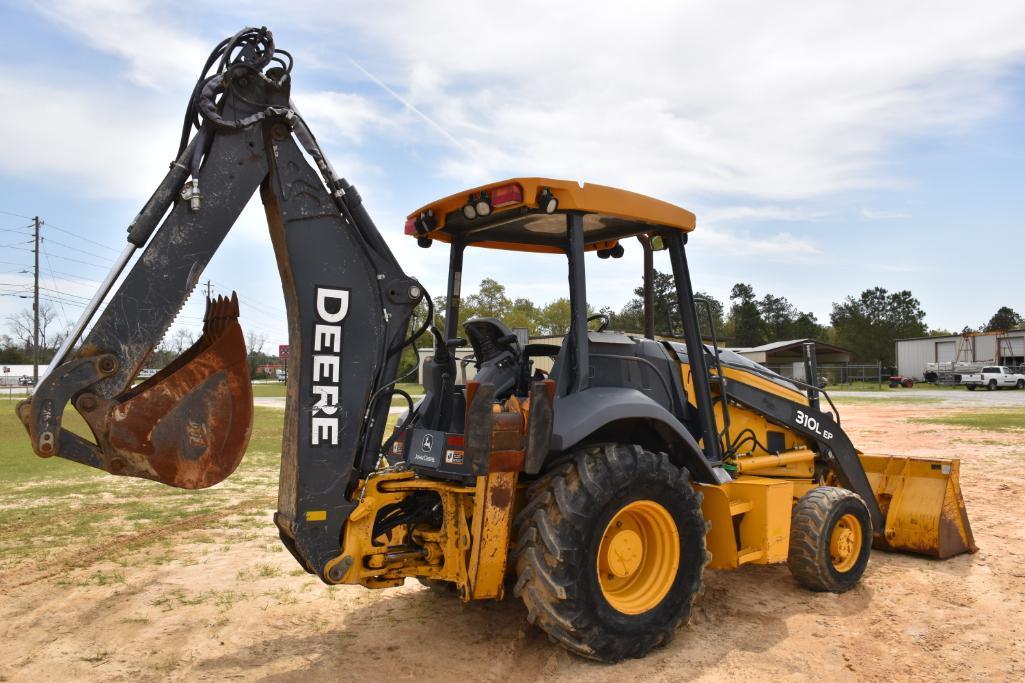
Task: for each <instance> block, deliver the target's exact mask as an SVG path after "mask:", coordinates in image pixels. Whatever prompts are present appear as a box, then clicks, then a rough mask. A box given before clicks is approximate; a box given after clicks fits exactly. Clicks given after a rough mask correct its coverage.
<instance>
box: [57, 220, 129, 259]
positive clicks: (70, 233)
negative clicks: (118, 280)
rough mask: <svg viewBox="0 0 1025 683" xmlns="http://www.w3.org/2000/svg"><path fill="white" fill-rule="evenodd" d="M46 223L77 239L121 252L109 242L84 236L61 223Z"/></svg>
mask: <svg viewBox="0 0 1025 683" xmlns="http://www.w3.org/2000/svg"><path fill="white" fill-rule="evenodd" d="M46 225H47V226H49V227H51V228H53V229H55V230H60V231H61V232H63V233H65V234H68V235H71V236H72V237H74V238H76V239H80V240H83V241H85V242H89V243H90V244H95V245H96V246H98V247H103V248H104V249H110V250H111V251H113V252H114V253H119V252H120V249H115V248H114V247H112V246H110V245H109V244H103V243H102V242H97V241H96V240H91V239H89V238H88V237H83V236H82V235H79V234H78V233H76V232H72V231H71V230H66V229H64V228H62V227H60V226H59V225H54V224H53V223H47V224H46Z"/></svg>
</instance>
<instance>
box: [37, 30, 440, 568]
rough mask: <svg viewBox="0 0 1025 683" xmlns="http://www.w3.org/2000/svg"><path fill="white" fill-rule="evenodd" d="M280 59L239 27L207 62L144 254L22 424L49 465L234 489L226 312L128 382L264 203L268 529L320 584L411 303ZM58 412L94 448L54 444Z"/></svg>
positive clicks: (234, 352) (241, 365)
mask: <svg viewBox="0 0 1025 683" xmlns="http://www.w3.org/2000/svg"><path fill="white" fill-rule="evenodd" d="M282 55H283V53H279V52H277V51H275V49H274V44H273V38H272V36H271V33H270V32H269V31H267V30H266V29H245V30H243V31H242V32H240V33H239V34H237V35H236V36H234V37H233V38H232V39H230V40H228V41H225V42H224V43H222V44H221V45H220V46H219V47H218V50H216V51H215V54H214V55H212V56H211V61H210V62H209V63H210V64H212V63H214V62H215V61H216V60H217V59H220V68H219V69H218V70H217V71H216V72H215V73H214V74H213V75H212V76H209V77H207V76H206V75H205V73H204V75H203V77H201V79H200V83H199V84H198V85H197V87H196V90H195V92H194V96H193V101H192V102H191V103H190V106H189V115H188V118H187V125H191V124H192V123H193V121H192V120H191V117H193V116H196V115H197V113H198V115H199V116H201V117H202V124H201V126H200V127H199V132H198V133H197V134H196V135H195V136H194V137H193V138H192V141H191V143H190V144H188V145H186V146H183V149H182V150H180V154H179V159H178V161H177V162H176V163H175V164H174V165H173V166H172V168H171V170H170V171H169V172H168V174H167V177H166V178H165V179H164V181H163V182H162V183H161V185H160V186H159V187H158V189H157V191H156V192H155V193H154V194H153V196H152V197H151V199H150V201H149V202H147V204H146V206H145V207H144V208H143V210H142V211H141V212H140V213H139V215H138V217H137V218H136V220H135V221H133V223H132V226H131V227H130V228H129V238H128V239H129V242H130V244H133V245H134V246H136V247H143V245H145V248H144V249H143V252H142V254H141V256H140V257H139V258H138V259H137V260H136V262H135V263H134V265H133V266H132V268H131V269H130V271H129V272H128V273H127V275H126V276H125V277H124V279H123V280H122V282H121V284H120V286H118V288H117V290H116V291H115V292H114V293H113V294H112V295H111V296H110V298H109V301H108V303H107V305H106V307H105V308H104V309H103V312H102V313H101V314H100V315H99V317H98V318H97V319H96V320H95V323H94V324H93V326H92V329H91V330H90V331H89V333H88V334H87V335H86V337H85V338H84V339H83V340H82V343H81V344H80V345H79V346H78V347H77V348H76V349H74V350H73V351H71V348H72V344H74V341H75V340H71V341H70V342H69V344H68V345H67V348H66V349H64V350H62V353H61V354H59V357H58V358H57V359H55V361H54V364H53V367H52V369H51V371H50V372H49V373H48V374H47V376H46V377H45V378H44V380H43V381H42V382H41V383H40V385H39V387H38V388H37V390H36V392H35V394H34V395H33V397H32V398H31V399H30V400H29V401H26V402H25V403H23V404H22V405H21V406H20V407H19V413H20V415H21V417H22V419H23V421H24V422H25V424H26V427H27V429H28V431H29V434H30V436H31V439H32V445H33V448H34V449H35V451H36V453H37V454H39V455H41V456H44V457H49V456H54V455H56V456H60V457H65V458H68V459H72V460H76V461H78V462H81V463H83V464H87V465H90V466H92V467H96V468H99V469H103V470H105V471H107V472H111V473H113V474H121V475H127V476H136V477H144V478H148V479H153V480H156V481H160V482H162V483H165V484H170V485H173V486H180V487H183V488H199V487H205V486H211V485H213V484H216V483H217V482H219V481H221V480H222V479H224V478H225V477H226V476H228V475H229V474H231V472H232V471H234V469H235V467H236V466H237V465H238V463H239V461H240V460H241V458H242V456H243V454H244V453H245V449H246V445H247V443H248V439H249V432H250V429H251V422H252V389H251V387H250V380H249V369H248V364H247V362H246V361H247V359H246V350H245V344H244V339H243V336H242V332H241V329H240V328H239V325H238V322H237V317H238V313H239V312H238V302H237V299H235V298H234V297H232V299H230V300H229V299H219V300H217V301H214V302H210V303H208V311H207V317H206V320H205V327H204V334H203V337H202V338H201V339H200V341H199V342H197V344H196V345H195V346H194V347H192V348H191V349H189V350H188V351H187V352H186V353H185V354H183V356H182V357H181V358H179V359H178V360H177V361H175V362H174V363H172V364H171V365H169V366H168V367H167V368H165V369H164V370H163V371H161V372H160V373H159V374H158V375H156V376H154V377H152V378H150V379H148V380H147V381H145V382H143V383H141V384H139V385H138V386H135V387H132V383H133V380H134V379H135V377H136V376H137V375H138V373H139V371H140V370H141V369H142V368H143V366H144V365H145V363H146V360H147V358H148V357H149V355H150V354H151V353H152V351H153V349H154V348H155V347H156V345H157V344H158V343H159V342H160V340H161V339H162V338H163V336H164V334H165V333H166V332H167V330H168V328H169V327H170V326H171V324H172V323H173V321H174V318H175V316H176V315H177V314H178V312H179V311H180V310H181V308H182V306H183V305H184V304H185V301H186V300H187V299H188V297H189V295H190V293H191V292H192V290H193V288H194V287H195V286H196V283H197V282H198V281H199V279H200V276H201V275H202V273H203V270H204V268H205V267H206V266H207V264H208V263H209V261H210V259H211V258H212V257H213V255H214V253H215V252H216V251H217V249H218V248H219V247H220V245H221V243H222V241H223V239H224V237H225V236H226V235H227V233H228V231H229V230H230V229H231V228H232V226H233V225H234V224H235V222H236V221H237V220H238V217H239V215H240V214H241V213H242V210H243V209H244V208H245V206H246V203H247V202H248V201H249V200H250V198H251V197H252V196H253V195H254V194H255V192H256V191H257V189H259V191H260V196H261V199H262V200H263V204H264V209H265V212H266V215H267V222H268V225H269V229H270V235H271V240H272V243H273V245H274V250H275V254H276V258H277V263H278V270H279V273H280V277H281V281H282V288H283V291H284V297H285V306H286V310H287V314H288V329H289V345H290V348H291V349H292V352H291V353H290V354H289V360H288V377H289V383H288V396H287V398H286V418H285V430H284V436H283V440H282V466H281V478H280V484H279V505H278V512H277V515H276V516H275V519H276V522H277V524H278V527H279V529H280V530H281V533H282V538H283V540H284V541H285V542H286V545H287V546H288V547H289V549H290V550H291V551H292V552H293V553H294V554H295V555H296V557H297V558H298V559H299V560H300V561H301V562H302V564H303V566H305V567H306V568H307V569H308V570H310V571H314V572H317V573H320V571H321V570H322V569H323V567H324V566H325V564H326V563H327V562H328V561H329V560H330V559H332V558H333V557H334V556H336V555H338V553H339V539H340V538H341V534H342V528H343V525H344V523H345V519H346V518H347V516H348V514H349V512H350V510H351V509H352V507H353V506H354V504H353V503H350V502H348V500H349V495H348V493H349V487H350V485H351V484H353V483H354V482H355V481H356V480H357V479H358V477H359V476H360V475H361V474H366V473H367V472H368V471H370V470H371V469H373V467H374V466H376V464H377V460H378V457H379V453H378V448H377V447H376V446H375V444H380V442H381V438H382V435H383V430H384V425H385V421H386V417H387V412H388V407H389V404H390V401H389V400H388V399H387V393H388V392H387V390H385V391H382V388H383V387H385V385H387V384H388V383H389V382H391V381H392V379H393V378H394V376H395V373H396V370H397V367H398V359H399V353H400V351H401V349H402V347H403V345H404V342H405V341H406V334H407V328H408V324H409V319H410V314H411V311H412V308H413V307H414V306H415V305H416V304H417V303H419V301H420V300H421V298H422V297H423V290H422V288H421V287H420V285H419V283H417V282H416V281H415V280H413V279H411V278H409V277H407V276H406V275H405V274H404V273H403V272H402V270H401V268H400V267H399V265H398V263H397V262H396V260H395V258H394V257H393V256H392V254H391V252H390V250H389V249H388V247H387V245H386V244H385V242H384V240H383V239H382V238H381V235H380V233H379V232H378V231H377V228H376V227H375V226H374V224H373V222H372V221H371V220H370V217H369V216H368V215H367V212H366V211H365V210H364V209H363V207H362V203H361V200H360V198H359V195H358V193H357V192H356V191H355V188H353V187H352V186H350V185H349V184H348V183H347V182H346V181H345V180H344V179H341V178H339V177H337V176H336V175H335V174H334V171H333V169H331V167H330V165H329V164H328V163H327V160H326V159H325V158H324V155H323V153H322V152H321V150H320V148H319V146H318V145H317V142H316V139H315V138H314V137H313V134H312V133H311V132H310V130H309V128H308V127H307V126H306V124H305V122H304V121H303V120H302V118H301V117H300V116H299V114H298V112H297V111H296V110H295V108H294V107H293V106H292V105H291V102H290V99H289V89H290V76H289V69H290V67H291V64H290V58H289V59H288V61H286V60H285V58H284V57H283V56H282ZM297 139H298V142H297ZM300 145H301V146H302V147H301V146H300ZM304 149H305V151H306V152H308V153H309V154H310V156H312V157H313V159H314V162H315V163H316V165H317V167H318V169H319V173H318V171H317V170H314V168H313V167H312V166H311V165H310V163H308V162H307V160H306V157H305V156H304ZM168 209H169V211H168ZM165 212H167V214H166V217H164V213H165ZM161 218H163V221H162V222H161V221H160V219H161ZM158 223H159V227H158V228H156V229H155V231H154V227H155V226H156V225H157V224H158ZM151 233H152V236H151ZM101 294H105V292H101ZM98 298H102V296H100V297H98ZM88 313H91V311H89V312H87V314H88ZM88 323H89V320H88V319H87V318H86V319H83V321H80V325H79V327H80V328H83V329H84V328H85V327H86V325H87V324H88ZM372 396H375V397H376V399H377V400H374V401H371V400H370V399H371V397H372ZM69 400H70V401H72V403H73V405H74V406H75V407H76V408H77V409H78V410H79V411H80V412H81V413H82V414H83V416H84V417H85V419H86V421H87V423H88V424H89V426H90V428H91V430H92V432H93V436H94V438H95V443H90V442H89V441H88V440H86V439H83V438H81V437H79V436H77V435H75V434H72V433H71V432H68V431H66V430H63V429H61V417H62V414H63V410H64V406H65V405H66V404H67V402H68V401H69Z"/></svg>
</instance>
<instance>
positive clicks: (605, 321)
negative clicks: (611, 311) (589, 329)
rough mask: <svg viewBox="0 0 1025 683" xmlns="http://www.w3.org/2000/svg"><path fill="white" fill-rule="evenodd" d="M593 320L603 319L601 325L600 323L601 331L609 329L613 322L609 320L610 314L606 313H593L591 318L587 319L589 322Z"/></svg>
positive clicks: (599, 328)
mask: <svg viewBox="0 0 1025 683" xmlns="http://www.w3.org/2000/svg"><path fill="white" fill-rule="evenodd" d="M592 320H600V321H601V325H598V331H599V332H604V331H605V330H607V329H609V324H610V323H611V321H610V320H609V316H607V315H605V314H604V313H598V314H596V315H592V316H591V317H590V318H588V319H587V322H591V321H592Z"/></svg>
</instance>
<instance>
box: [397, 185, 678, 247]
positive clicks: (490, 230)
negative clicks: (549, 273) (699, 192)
mask: <svg viewBox="0 0 1025 683" xmlns="http://www.w3.org/2000/svg"><path fill="white" fill-rule="evenodd" d="M569 212H580V213H583V214H584V242H585V248H586V249H588V250H593V249H608V248H610V247H612V246H615V244H616V242H618V241H619V240H621V239H624V238H626V237H633V236H635V235H639V234H644V233H650V232H656V231H660V230H665V229H670V230H681V231H683V232H690V231H691V230H693V229H694V227H695V219H694V214H693V213H691V212H690V211H687V210H686V209H682V208H680V207H678V206H675V205H673V204H670V203H668V202H664V201H661V200H659V199H654V198H652V197H647V196H645V195H642V194H637V193H636V192H629V191H627V190H620V189H617V188H614V187H606V186H604V185H589V184H583V183H577V182H574V181H571V180H552V179H550V178H511V179H509V180H503V181H499V182H496V183H490V184H488V185H482V186H480V187H476V188H473V189H471V190H466V191H464V192H459V193H457V194H453V195H450V196H448V197H445V198H444V199H439V200H437V201H435V202H432V203H430V204H428V205H426V206H423V207H421V208H419V209H417V210H416V211H414V212H413V213H411V214H409V217H408V218H407V220H406V227H405V232H406V234H407V235H413V236H415V237H417V238H419V239H420V242H421V245H422V246H428V245H429V244H430V242H429V240H440V241H442V242H452V241H455V240H461V241H465V242H466V243H467V244H473V245H475V246H479V247H490V248H493V249H510V250H514V251H534V252H552V253H563V252H564V251H565V245H566V217H565V214H566V213H569ZM560 214H562V215H560Z"/></svg>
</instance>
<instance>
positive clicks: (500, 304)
mask: <svg viewBox="0 0 1025 683" xmlns="http://www.w3.org/2000/svg"><path fill="white" fill-rule="evenodd" d="M511 308H512V301H510V300H509V297H508V296H506V294H505V285H503V284H501V283H499V282H497V281H495V280H492V279H491V278H489V277H486V278H484V279H483V280H481V281H480V287H479V288H478V289H477V293H476V294H471V295H470V296H468V297H466V298H465V299H464V300H463V309H464V310H465V311H466V313H467V316H466V317H467V318H471V317H477V318H498V319H500V320H501V319H504V318H505V316H506V315H508V314H509V310H510V309H511ZM460 317H462V316H460Z"/></svg>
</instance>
